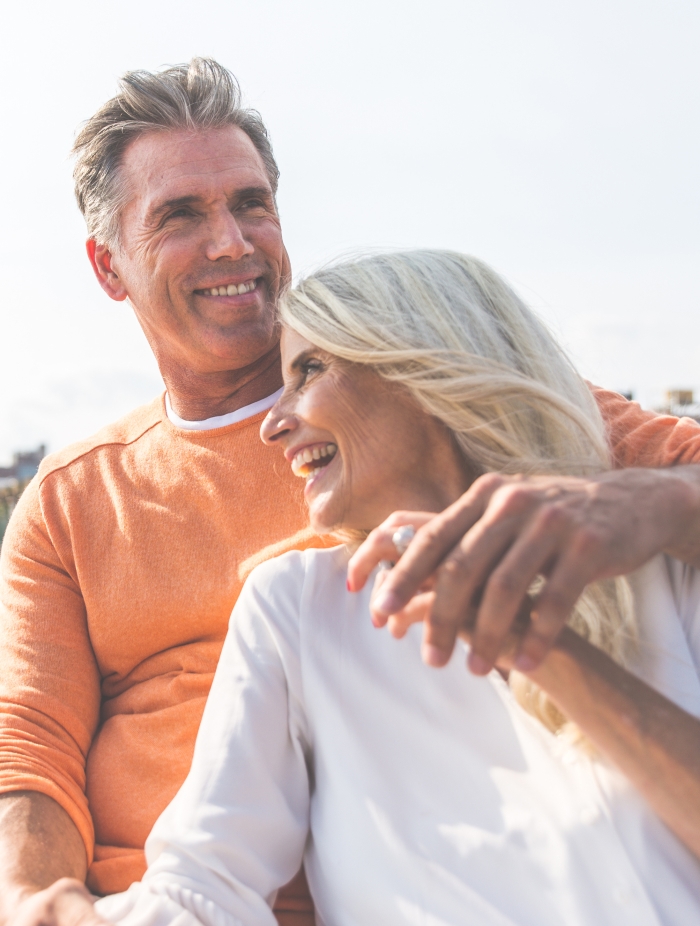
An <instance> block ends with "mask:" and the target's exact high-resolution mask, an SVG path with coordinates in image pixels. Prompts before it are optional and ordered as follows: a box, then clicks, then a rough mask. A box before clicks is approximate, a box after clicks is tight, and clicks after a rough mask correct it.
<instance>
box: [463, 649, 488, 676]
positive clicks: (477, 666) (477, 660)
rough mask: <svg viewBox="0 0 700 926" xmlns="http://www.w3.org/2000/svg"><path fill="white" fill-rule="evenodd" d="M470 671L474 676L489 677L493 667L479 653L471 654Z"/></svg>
mask: <svg viewBox="0 0 700 926" xmlns="http://www.w3.org/2000/svg"><path fill="white" fill-rule="evenodd" d="M468 665H469V671H470V672H472V673H473V674H474V675H488V673H489V672H490V671H491V666H490V665H489V664H488V662H486V660H485V659H482V658H481V656H479V655H478V653H470V654H469V661H468Z"/></svg>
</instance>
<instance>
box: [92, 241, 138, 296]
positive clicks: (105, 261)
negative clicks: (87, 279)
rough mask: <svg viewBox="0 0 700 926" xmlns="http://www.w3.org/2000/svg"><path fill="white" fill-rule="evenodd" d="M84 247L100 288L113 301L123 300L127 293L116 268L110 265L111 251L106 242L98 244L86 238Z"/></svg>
mask: <svg viewBox="0 0 700 926" xmlns="http://www.w3.org/2000/svg"><path fill="white" fill-rule="evenodd" d="M85 248H86V250H87V255H88V258H89V260H90V263H91V264H92V269H93V270H94V271H95V276H96V277H97V281H98V283H99V284H100V286H101V287H102V289H103V290H104V291H105V292H106V293H107V295H108V296H109V298H110V299H114V300H115V302H123V301H124V300H125V299H126V297H127V296H128V293H127V291H126V287H125V286H124V284H123V283H122V281H121V280H120V279H119V275H118V274H117V272H116V270H114V268H113V267H112V252H111V251H110V250H109V248H108V247H107V245H106V244H98V243H97V242H96V241H95V239H94V238H88V240H87V241H86V242H85Z"/></svg>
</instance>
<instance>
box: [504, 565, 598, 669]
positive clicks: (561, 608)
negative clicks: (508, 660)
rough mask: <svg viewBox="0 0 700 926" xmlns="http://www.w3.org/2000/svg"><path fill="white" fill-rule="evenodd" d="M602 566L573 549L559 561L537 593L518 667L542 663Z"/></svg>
mask: <svg viewBox="0 0 700 926" xmlns="http://www.w3.org/2000/svg"><path fill="white" fill-rule="evenodd" d="M601 571H602V566H601V565H600V564H599V563H597V562H595V560H593V561H592V560H589V559H587V558H586V557H582V556H581V554H580V551H579V549H578V548H576V547H574V548H570V549H569V550H567V551H566V553H565V554H564V555H563V556H562V557H561V558H560V559H559V560H558V561H557V563H556V564H555V567H554V569H553V570H552V573H551V575H550V576H549V578H548V579H547V581H546V582H545V585H544V587H543V588H542V590H541V591H540V593H539V595H538V596H537V600H536V601H535V606H534V609H533V611H532V614H531V623H530V627H529V629H528V631H527V632H526V633H525V635H524V636H523V639H522V641H521V643H520V646H519V648H518V654H517V656H516V657H515V663H514V665H515V668H516V669H519V670H520V671H521V672H531V671H532V670H533V669H536V668H537V666H539V665H540V663H541V662H542V660H543V659H544V658H545V656H546V655H547V653H548V652H549V651H550V649H551V648H552V646H553V645H554V643H555V642H556V639H557V637H558V636H559V634H560V633H561V631H562V628H563V627H564V626H565V624H566V622H567V621H568V620H569V617H570V615H571V612H572V611H573V609H574V607H575V605H576V602H577V601H578V599H579V597H580V595H581V593H582V592H583V590H584V589H585V587H586V585H588V583H589V582H592V581H594V580H595V579H596V578H598V577H599V574H600V572H601Z"/></svg>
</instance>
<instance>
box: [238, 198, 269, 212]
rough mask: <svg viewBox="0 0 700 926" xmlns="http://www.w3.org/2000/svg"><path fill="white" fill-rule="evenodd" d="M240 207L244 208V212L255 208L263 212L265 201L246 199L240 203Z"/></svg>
mask: <svg viewBox="0 0 700 926" xmlns="http://www.w3.org/2000/svg"><path fill="white" fill-rule="evenodd" d="M241 209H244V210H245V211H246V212H254V211H256V210H258V211H262V212H264V211H265V209H266V206H265V203H264V202H263V201H262V200H260V199H247V200H246V201H245V202H244V203H242V205H241Z"/></svg>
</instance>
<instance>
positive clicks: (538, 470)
mask: <svg viewBox="0 0 700 926" xmlns="http://www.w3.org/2000/svg"><path fill="white" fill-rule="evenodd" d="M280 315H281V320H282V322H283V324H285V325H287V326H288V327H289V328H291V329H293V330H294V331H296V332H298V333H299V334H300V335H302V337H304V338H306V339H307V340H309V341H311V342H312V343H313V344H315V345H317V346H318V347H320V348H321V349H322V350H325V351H328V353H330V354H333V355H335V356H337V357H340V358H342V359H343V360H346V361H348V362H350V363H357V364H362V365H365V366H371V367H372V368H373V369H374V370H375V371H376V373H378V374H379V376H381V377H383V378H384V379H386V380H388V381H389V382H393V383H396V384H397V385H399V386H401V387H403V388H404V389H407V390H408V391H409V393H410V394H411V395H412V396H413V397H414V399H415V400H416V402H417V403H418V404H419V405H420V406H421V407H422V408H423V409H424V410H425V411H427V412H428V413H429V414H430V415H433V416H434V417H436V418H438V419H439V420H440V421H442V422H443V423H444V424H445V425H446V426H447V427H448V428H449V429H450V431H451V432H452V434H453V435H454V439H455V441H456V443H457V445H458V446H459V448H460V449H461V451H462V453H463V454H464V456H465V458H466V460H467V461H468V462H469V465H470V466H471V467H472V468H473V469H474V470H476V471H477V472H478V473H485V472H498V473H504V474H516V473H521V474H529V475H534V474H566V475H575V476H584V475H592V474H594V473H599V472H602V471H604V470H606V469H609V468H610V465H611V464H610V457H609V451H608V446H607V443H606V438H605V429H604V425H603V421H602V418H601V416H600V413H599V411H598V407H597V405H596V403H595V401H594V399H593V397H592V396H591V393H590V390H589V389H588V387H587V386H586V384H585V382H584V381H583V380H582V379H581V377H580V376H579V375H578V373H577V372H576V370H575V369H574V367H573V366H572V364H571V363H570V361H569V359H568V358H567V357H566V355H565V354H564V352H563V351H562V350H561V348H560V347H559V345H558V344H557V343H556V341H555V340H554V338H553V337H552V335H551V334H550V333H549V331H548V330H547V328H546V327H545V326H544V325H543V324H542V322H541V321H540V320H539V319H538V318H537V317H536V316H535V315H534V314H533V313H532V312H531V311H530V309H528V308H527V306H526V305H525V304H524V303H523V302H522V300H521V299H519V298H518V296H517V295H516V294H515V293H514V292H513V290H512V289H511V288H510V287H509V286H508V285H507V284H506V283H505V281H504V280H502V279H501V278H500V277H499V276H498V274H496V273H495V272H494V271H493V270H491V269H490V268H489V267H487V266H486V265H485V264H484V263H482V262H481V261H478V260H476V259H474V258H472V257H467V256H465V255H462V254H457V253H453V252H450V251H434V250H420V251H405V252H398V253H385V254H378V255H374V256H370V257H364V258H360V259H356V260H351V261H345V262H343V263H339V264H336V265H334V266H330V267H327V268H325V269H323V270H321V271H319V272H317V273H315V274H312V275H311V276H309V277H307V278H306V279H304V280H302V281H301V282H300V283H299V284H298V285H297V286H296V287H295V288H294V289H293V290H291V291H290V292H288V293H287V294H286V295H285V297H284V298H283V300H282V303H281V306H280ZM569 623H570V625H571V626H572V627H573V628H574V629H575V630H576V631H577V632H578V633H580V634H581V635H582V636H584V637H585V638H586V639H588V640H590V641H591V642H592V643H594V644H595V645H596V646H599V647H601V648H602V649H603V650H605V651H606V652H608V653H609V654H610V655H611V656H612V657H613V658H615V659H616V660H617V661H619V662H621V663H623V664H624V662H625V657H626V652H627V649H628V643H629V642H630V641H631V640H633V639H634V636H635V632H634V619H633V615H632V610H631V606H630V595H629V589H628V586H627V583H626V581H625V580H624V579H611V580H603V581H599V582H595V583H592V584H591V585H590V586H588V588H587V589H586V590H585V592H584V593H583V595H582V596H581V598H580V599H579V601H578V602H577V605H576V607H575V609H574V612H573V614H572V615H571V618H570V621H569ZM512 683H513V688H514V690H515V693H516V696H517V697H518V700H519V701H520V702H521V704H523V706H524V707H526V709H527V710H529V711H530V712H531V713H533V714H535V715H536V716H537V717H538V718H539V719H540V720H542V721H543V722H544V723H545V724H546V725H547V726H548V727H549V728H550V729H552V730H559V729H562V728H563V727H564V726H565V723H566V719H565V718H564V717H563V716H562V715H561V713H560V712H559V711H558V710H557V708H556V707H555V706H554V704H553V703H552V702H551V701H550V700H549V698H548V697H547V696H545V695H544V693H543V692H541V691H540V690H539V689H538V688H537V687H536V686H535V685H533V684H532V683H531V682H529V680H527V679H525V678H524V677H523V676H517V674H516V673H512Z"/></svg>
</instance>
